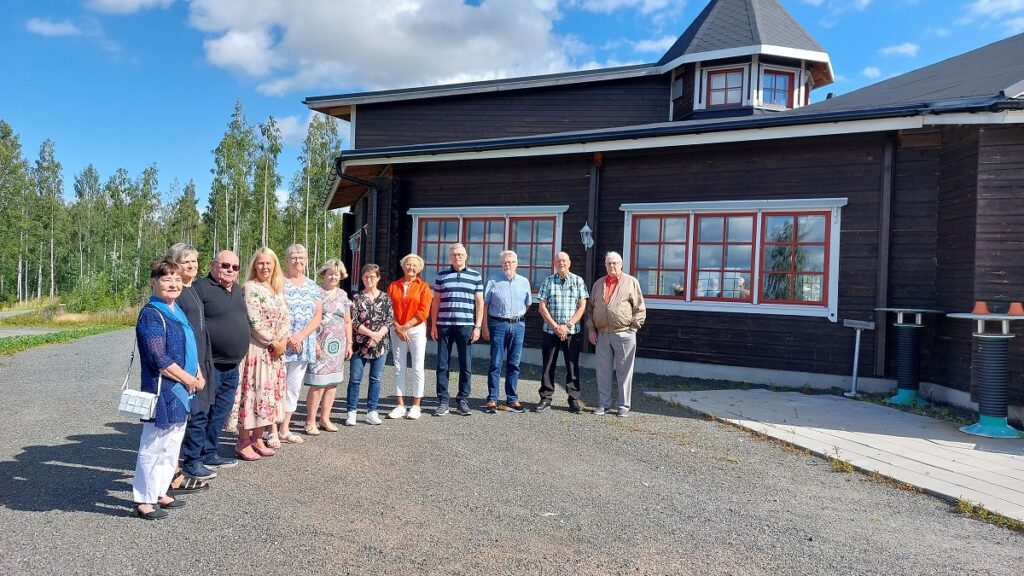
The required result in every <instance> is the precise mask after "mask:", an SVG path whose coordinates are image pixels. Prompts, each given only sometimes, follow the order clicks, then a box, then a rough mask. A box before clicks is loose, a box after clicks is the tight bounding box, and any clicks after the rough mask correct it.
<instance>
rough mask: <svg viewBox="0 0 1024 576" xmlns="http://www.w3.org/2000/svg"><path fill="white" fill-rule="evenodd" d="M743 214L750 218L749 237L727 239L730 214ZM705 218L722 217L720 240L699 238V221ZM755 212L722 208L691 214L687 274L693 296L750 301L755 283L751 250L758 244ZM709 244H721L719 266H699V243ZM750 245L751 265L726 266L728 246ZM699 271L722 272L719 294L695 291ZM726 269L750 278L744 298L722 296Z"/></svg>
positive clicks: (707, 298)
mask: <svg viewBox="0 0 1024 576" xmlns="http://www.w3.org/2000/svg"><path fill="white" fill-rule="evenodd" d="M739 217H746V218H750V241H749V242H738V241H730V240H729V224H728V223H729V218H739ZM705 218H721V219H722V240H720V241H717V240H716V241H707V242H705V241H701V239H700V229H701V227H700V223H701V220H704V219H705ZM757 223H758V220H757V213H755V212H723V213H704V214H700V213H698V214H694V222H693V256H692V265H691V270H692V271H691V275H690V292H691V294H692V296H691V298H692V299H693V300H700V301H707V302H747V303H749V302H753V290H752V289H750V285H751V284H753V283H754V280H755V278H754V254H755V252H754V250H755V249H756V248H757V239H758V230H757ZM702 245H704V246H710V245H720V246H722V260H721V264H720V266H719V267H718V268H701V267H700V247H701V246H702ZM746 245H749V246H750V268H744V269H733V268H726V266H725V265H726V259H727V257H728V247H729V246H746ZM701 272H717V273H719V274H721V276H720V277H721V280H719V287H718V293H719V296H698V295H697V285H698V284H697V283H698V279H699V277H700V273H701ZM726 273H733V274H746V275H747V277H748V278H750V280H749V283H748V294H747V297H746V298H725V297H723V296H721V294H723V293H724V292H725V285H724V281H725V275H726Z"/></svg>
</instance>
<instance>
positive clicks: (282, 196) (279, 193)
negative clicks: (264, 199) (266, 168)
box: [274, 188, 290, 210]
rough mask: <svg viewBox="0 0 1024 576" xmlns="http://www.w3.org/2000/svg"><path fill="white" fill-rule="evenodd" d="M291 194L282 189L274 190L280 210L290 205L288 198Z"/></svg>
mask: <svg viewBox="0 0 1024 576" xmlns="http://www.w3.org/2000/svg"><path fill="white" fill-rule="evenodd" d="M289 194H290V192H288V191H287V190H283V189H281V188H278V189H277V190H274V197H275V198H277V207H278V209H282V210H283V209H284V207H285V206H287V205H288V196H289Z"/></svg>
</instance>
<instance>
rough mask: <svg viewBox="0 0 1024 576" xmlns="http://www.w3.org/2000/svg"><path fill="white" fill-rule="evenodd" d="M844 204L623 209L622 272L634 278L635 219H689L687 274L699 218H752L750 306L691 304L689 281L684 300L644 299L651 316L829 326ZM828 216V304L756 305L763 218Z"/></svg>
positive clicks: (833, 317) (834, 310)
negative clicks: (766, 317) (800, 320)
mask: <svg viewBox="0 0 1024 576" xmlns="http://www.w3.org/2000/svg"><path fill="white" fill-rule="evenodd" d="M847 202H848V200H847V199H846V198H808V199H799V200H798V199H793V200H721V201H708V202H650V203H633V204H621V205H620V206H619V210H621V211H622V212H624V213H625V219H624V220H625V222H624V223H625V227H624V232H623V244H622V246H623V250H622V269H623V270H625V271H627V272H628V273H632V272H631V271H632V269H633V267H632V262H631V260H632V258H633V216H637V215H644V214H658V215H678V216H687V217H688V218H689V220H688V224H687V227H686V228H687V229H686V249H687V260H686V270H687V274H689V273H690V270H691V266H692V264H693V262H692V260H693V246H694V241H695V234H696V232H695V228H696V227H695V226H694V225H693V223H694V222H696V217H697V216H700V215H701V214H702V213H715V214H721V213H730V212H742V213H750V212H754V213H755V233H756V234H758V236H755V238H754V255H753V256H754V260H753V262H752V263H751V265H752V266H753V277H752V278H751V281H750V284H751V289H752V290H753V298H752V301H751V302H709V301H706V300H699V301H694V300H692V298H693V295H692V287H691V286H690V284H691V282H689V280H688V281H687V290H686V298H685V299H680V298H659V297H657V296H648V295H646V294H645V295H644V302H645V303H646V305H647V307H648V308H651V309H654V310H682V311H694V312H728V313H740V314H773V315H780V316H812V317H819V318H828V319H829V321H831V322H836V321H838V309H839V238H840V227H841V226H840V224H841V219H842V207H843V206H846V204H847ZM802 211H807V212H829V213H830V214H831V215H832V223H831V226H830V228H829V238H828V246H829V248H828V258H829V265H828V277H827V278H826V279H825V281H826V282H827V283H828V289H827V294H828V300H827V301H826V302H825V304H824V305H814V304H768V303H761V302H759V301H758V299H759V298H760V292H761V277H760V263H761V262H760V259H761V251H762V250H763V245H762V243H761V242H762V240H761V238H760V232H759V228H758V226H759V224H758V223H759V222H760V221H761V220H762V216H763V215H764V214H771V213H773V212H780V213H787V214H788V213H792V212H802Z"/></svg>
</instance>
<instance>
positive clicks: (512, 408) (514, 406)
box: [501, 401, 526, 414]
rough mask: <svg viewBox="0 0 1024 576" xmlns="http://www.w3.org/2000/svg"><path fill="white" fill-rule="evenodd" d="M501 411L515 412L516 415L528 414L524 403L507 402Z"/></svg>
mask: <svg viewBox="0 0 1024 576" xmlns="http://www.w3.org/2000/svg"><path fill="white" fill-rule="evenodd" d="M501 409H502V410H505V411H506V412H515V413H516V414H522V413H523V412H526V408H524V407H523V405H522V403H520V402H518V401H516V402H506V403H505V405H504V406H502V407H501Z"/></svg>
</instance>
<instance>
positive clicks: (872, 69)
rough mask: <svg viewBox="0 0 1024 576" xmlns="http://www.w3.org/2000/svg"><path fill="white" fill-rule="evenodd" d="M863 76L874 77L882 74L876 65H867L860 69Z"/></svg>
mask: <svg viewBox="0 0 1024 576" xmlns="http://www.w3.org/2000/svg"><path fill="white" fill-rule="evenodd" d="M860 73H861V74H863V75H864V76H866V77H868V78H871V79H875V78H878V77H879V76H881V75H882V71H881V70H879V69H878V67H876V66H868V67H867V68H865V69H863V70H861V71H860Z"/></svg>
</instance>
